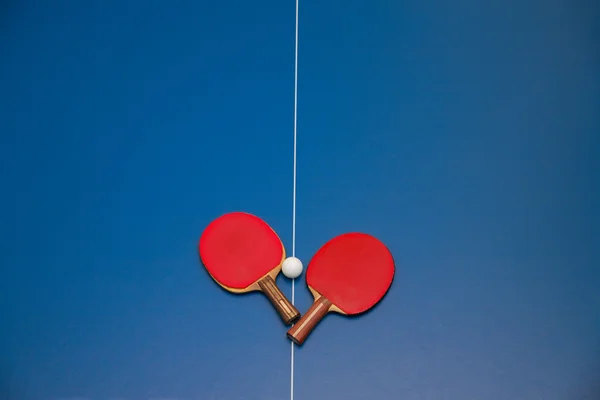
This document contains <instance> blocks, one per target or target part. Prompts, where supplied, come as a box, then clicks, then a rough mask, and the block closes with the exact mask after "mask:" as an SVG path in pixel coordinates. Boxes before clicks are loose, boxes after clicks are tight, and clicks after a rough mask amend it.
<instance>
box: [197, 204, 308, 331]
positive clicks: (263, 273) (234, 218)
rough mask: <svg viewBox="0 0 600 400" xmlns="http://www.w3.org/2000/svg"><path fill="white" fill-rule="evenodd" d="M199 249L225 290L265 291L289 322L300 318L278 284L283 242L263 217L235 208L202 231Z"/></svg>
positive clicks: (286, 322) (283, 317) (238, 291)
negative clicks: (236, 210)
mask: <svg viewBox="0 0 600 400" xmlns="http://www.w3.org/2000/svg"><path fill="white" fill-rule="evenodd" d="M198 252H199V254H200V261H201V262H202V264H203V265H204V267H205V268H206V270H207V271H208V273H209V275H210V276H211V277H212V278H213V279H214V280H215V282H217V283H218V284H219V285H220V286H221V287H222V288H224V289H225V290H227V291H229V292H232V293H247V292H252V291H261V292H262V293H264V294H265V295H266V296H267V298H268V299H269V300H270V301H271V303H272V304H273V306H274V307H275V309H276V310H277V312H278V313H279V315H280V316H281V319H282V320H283V322H284V323H285V324H286V325H290V324H292V323H294V321H296V320H297V319H298V318H300V313H299V312H298V310H297V309H296V307H294V306H293V305H292V303H290V301H289V300H288V299H287V298H286V297H285V296H284V295H283V293H281V290H279V288H278V287H277V285H276V284H275V279H276V278H277V275H278V274H279V273H280V272H281V264H282V263H283V261H284V260H285V248H284V247H283V243H281V240H280V239H279V236H277V233H275V231H274V230H273V229H272V228H271V227H270V226H269V225H268V224H267V223H266V222H265V221H263V220H262V219H260V218H259V217H257V216H254V215H252V214H248V213H244V212H233V213H228V214H225V215H222V216H221V217H219V218H217V219H215V220H214V221H212V222H211V223H210V224H209V225H208V226H207V227H206V229H205V230H204V232H203V233H202V236H201V237H200V241H199V243H198Z"/></svg>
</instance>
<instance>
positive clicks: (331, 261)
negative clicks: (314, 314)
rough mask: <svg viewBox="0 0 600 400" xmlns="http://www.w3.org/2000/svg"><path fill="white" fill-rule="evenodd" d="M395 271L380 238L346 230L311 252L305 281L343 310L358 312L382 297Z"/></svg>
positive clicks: (390, 255) (391, 259)
mask: <svg viewBox="0 0 600 400" xmlns="http://www.w3.org/2000/svg"><path fill="white" fill-rule="evenodd" d="M394 271H395V267H394V259H393V257H392V254H391V253H390V251H389V250H388V248H387V247H386V246H385V245H384V244H383V243H382V242H380V241H379V240H378V239H376V238H374V237H373V236H371V235H367V234H364V233H346V234H343V235H340V236H337V237H335V238H334V239H332V240H330V241H329V242H327V243H326V244H325V245H324V246H323V247H321V249H319V251H318V252H317V253H316V254H315V255H314V257H313V258H312V260H311V261H310V263H309V264H308V267H307V270H306V283H307V285H308V286H310V287H311V288H313V289H314V290H316V291H317V292H319V293H320V294H321V295H323V296H325V297H326V298H327V299H328V300H329V301H331V302H332V303H333V304H334V305H336V306H337V307H338V308H339V309H341V310H342V311H343V312H345V313H346V314H359V313H361V312H364V311H366V310H368V309H369V308H371V307H373V306H374V305H375V304H377V302H378V301H379V300H381V298H382V297H383V296H384V295H385V293H386V292H387V290H388V289H389V287H390V285H391V284H392V281H393V279H394Z"/></svg>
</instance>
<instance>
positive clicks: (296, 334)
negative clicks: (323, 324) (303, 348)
mask: <svg viewBox="0 0 600 400" xmlns="http://www.w3.org/2000/svg"><path fill="white" fill-rule="evenodd" d="M331 305H332V304H331V302H330V301H329V300H327V299H326V298H325V297H323V296H321V297H319V298H318V299H317V300H316V301H315V302H314V303H313V305H312V306H310V308H309V309H308V311H307V312H306V314H304V315H303V316H302V318H300V320H299V321H298V322H297V323H296V325H294V326H293V327H291V328H290V330H288V331H287V337H288V338H289V339H290V340H291V341H292V342H294V343H296V344H298V345H300V344H302V343H304V341H305V340H306V338H307V337H308V335H309V334H310V332H311V331H312V330H313V329H314V327H315V326H317V324H318V323H319V321H321V320H322V319H323V317H324V316H325V315H327V313H328V312H329V309H330V308H331Z"/></svg>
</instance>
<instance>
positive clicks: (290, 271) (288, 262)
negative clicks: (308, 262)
mask: <svg viewBox="0 0 600 400" xmlns="http://www.w3.org/2000/svg"><path fill="white" fill-rule="evenodd" d="M281 270H282V271H283V274H284V275H285V276H286V277H287V278H290V279H296V278H297V277H299V276H300V274H301V273H302V261H300V260H299V259H297V258H296V257H288V258H286V259H285V260H284V261H283V264H282V266H281Z"/></svg>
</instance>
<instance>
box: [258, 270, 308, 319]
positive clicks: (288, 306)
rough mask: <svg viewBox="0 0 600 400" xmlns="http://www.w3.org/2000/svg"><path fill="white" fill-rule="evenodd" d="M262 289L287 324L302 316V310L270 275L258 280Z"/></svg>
mask: <svg viewBox="0 0 600 400" xmlns="http://www.w3.org/2000/svg"><path fill="white" fill-rule="evenodd" d="M258 286H260V290H262V292H263V293H264V294H265V295H266V296H267V298H268V299H269V300H270V301H271V303H272V304H273V306H275V309H276V310H277V312H278V313H279V316H280V317H281V319H282V320H283V322H284V323H285V324H286V325H291V324H293V323H294V322H296V321H297V320H298V318H300V312H299V311H298V310H297V309H296V307H294V305H293V304H292V303H290V301H289V300H288V299H287V298H286V297H285V296H284V295H283V293H281V290H279V288H278V287H277V285H276V284H275V280H274V279H273V278H271V277H270V276H269V275H267V276H265V277H264V278H263V279H261V280H260V281H258Z"/></svg>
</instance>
